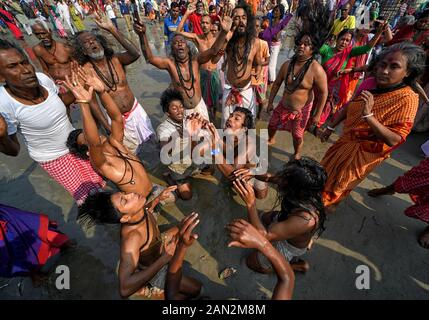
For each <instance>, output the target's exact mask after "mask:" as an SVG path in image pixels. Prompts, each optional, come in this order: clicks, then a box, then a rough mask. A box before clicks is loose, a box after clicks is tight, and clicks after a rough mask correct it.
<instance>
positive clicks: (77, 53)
mask: <svg viewBox="0 0 429 320" xmlns="http://www.w3.org/2000/svg"><path fill="white" fill-rule="evenodd" d="M85 33H90V34H92V35H93V36H94V37H95V38H96V39H97V41H98V42H99V43H100V44H101V46H102V47H103V49H104V55H105V56H106V58H107V59H111V58H112V57H113V55H114V54H115V52H114V51H113V49H112V48H110V47H109V45H108V42H107V39H106V38H105V37H104V36H102V35H101V34H98V33H94V32H90V31H79V32H77V33H76V34H75V36H74V38H73V41H72V45H71V47H73V48H74V50H73V57H74V58H75V59H76V61H77V62H78V63H79V64H80V65H84V64H85V63H87V62H88V61H89V59H90V58H89V57H88V56H87V55H86V54H85V52H84V46H83V44H82V43H81V41H80V36H81V35H82V34H85Z"/></svg>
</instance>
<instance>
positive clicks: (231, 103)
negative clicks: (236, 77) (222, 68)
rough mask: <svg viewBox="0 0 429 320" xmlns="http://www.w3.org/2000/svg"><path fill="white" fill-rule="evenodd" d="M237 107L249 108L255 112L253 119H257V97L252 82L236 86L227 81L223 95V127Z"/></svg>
mask: <svg viewBox="0 0 429 320" xmlns="http://www.w3.org/2000/svg"><path fill="white" fill-rule="evenodd" d="M236 107H242V108H246V109H249V110H250V111H251V112H252V114H253V119H255V117H256V99H255V93H254V90H253V87H252V83H251V82H249V83H248V84H247V85H246V86H245V87H244V88H234V87H232V86H231V85H230V84H229V83H227V82H225V87H224V91H223V97H222V124H221V126H222V128H223V127H224V126H225V122H226V121H227V120H228V118H229V115H230V114H231V113H233V112H234V109H235V108H236Z"/></svg>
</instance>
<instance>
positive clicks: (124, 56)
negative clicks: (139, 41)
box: [94, 12, 140, 65]
mask: <svg viewBox="0 0 429 320" xmlns="http://www.w3.org/2000/svg"><path fill="white" fill-rule="evenodd" d="M94 21H95V23H96V24H97V26H99V27H100V28H101V29H103V30H106V31H107V32H109V33H110V34H111V35H112V36H114V37H115V39H116V40H117V41H118V42H119V43H120V44H121V46H123V47H124V49H125V50H126V51H125V52H123V53H119V54H117V55H116V56H117V57H118V59H119V61H120V62H121V63H122V64H123V65H129V64H131V63H133V62H134V61H136V60H137V59H138V58H139V57H140V52H139V50H138V48H137V47H136V46H135V45H134V44H133V43H132V42H131V41H130V40H128V39H127V37H125V35H123V34H122V33H121V32H120V31H119V30H117V29H116V27H115V26H114V25H113V23H112V21H111V20H110V19H108V18H107V17H106V16H104V15H100V14H99V13H97V12H95V13H94Z"/></svg>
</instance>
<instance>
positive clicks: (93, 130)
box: [64, 71, 106, 168]
mask: <svg viewBox="0 0 429 320" xmlns="http://www.w3.org/2000/svg"><path fill="white" fill-rule="evenodd" d="M64 85H65V86H66V87H67V89H69V90H70V92H71V93H72V94H73V95H74V96H75V97H76V102H77V103H79V106H80V108H81V114H82V121H83V131H84V133H85V138H86V141H87V143H88V146H89V156H90V158H91V161H92V162H93V164H94V166H96V167H97V168H101V167H102V166H103V165H104V164H105V163H106V157H105V156H104V153H103V144H102V143H101V139H100V135H99V133H98V128H97V124H96V123H95V120H94V118H93V116H92V113H91V109H90V106H89V102H90V100H91V98H92V94H93V90H94V89H93V87H89V89H88V90H85V88H84V87H83V84H82V83H81V82H80V81H79V79H78V75H77V73H76V72H74V71H72V74H71V79H70V78H69V77H68V76H66V80H65V81H64Z"/></svg>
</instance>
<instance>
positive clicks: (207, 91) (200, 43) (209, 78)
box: [177, 3, 221, 118]
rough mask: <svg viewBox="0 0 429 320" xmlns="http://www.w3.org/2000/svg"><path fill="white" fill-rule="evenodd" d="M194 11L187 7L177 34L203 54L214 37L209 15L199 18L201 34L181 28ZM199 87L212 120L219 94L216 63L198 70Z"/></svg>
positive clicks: (219, 85)
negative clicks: (190, 41) (190, 42)
mask: <svg viewBox="0 0 429 320" xmlns="http://www.w3.org/2000/svg"><path fill="white" fill-rule="evenodd" d="M194 11H195V8H194V7H193V4H192V3H191V5H190V6H189V7H188V9H187V10H186V12H185V15H184V16H183V19H182V21H181V22H180V24H179V26H178V27H177V33H179V34H181V35H183V36H184V37H185V38H187V39H190V40H192V41H193V42H194V43H195V44H196V46H197V49H198V51H199V52H203V51H205V50H207V49H209V48H211V46H212V45H213V44H214V42H215V40H216V37H215V36H214V35H213V33H212V32H211V29H212V19H211V17H210V16H209V15H203V16H202V17H201V30H202V32H203V33H202V34H200V35H198V34H196V33H192V32H183V26H184V24H185V22H186V20H187V19H188V17H189V16H190V15H191V14H192V13H193V12H194ZM200 85H201V91H202V96H203V98H204V101H205V103H206V105H207V107H208V109H209V111H210V113H211V116H212V118H214V117H215V115H216V106H217V103H218V100H219V94H220V92H221V83H220V77H219V72H218V71H217V62H216V63H213V62H212V61H209V62H207V63H205V64H203V65H201V68H200Z"/></svg>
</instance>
